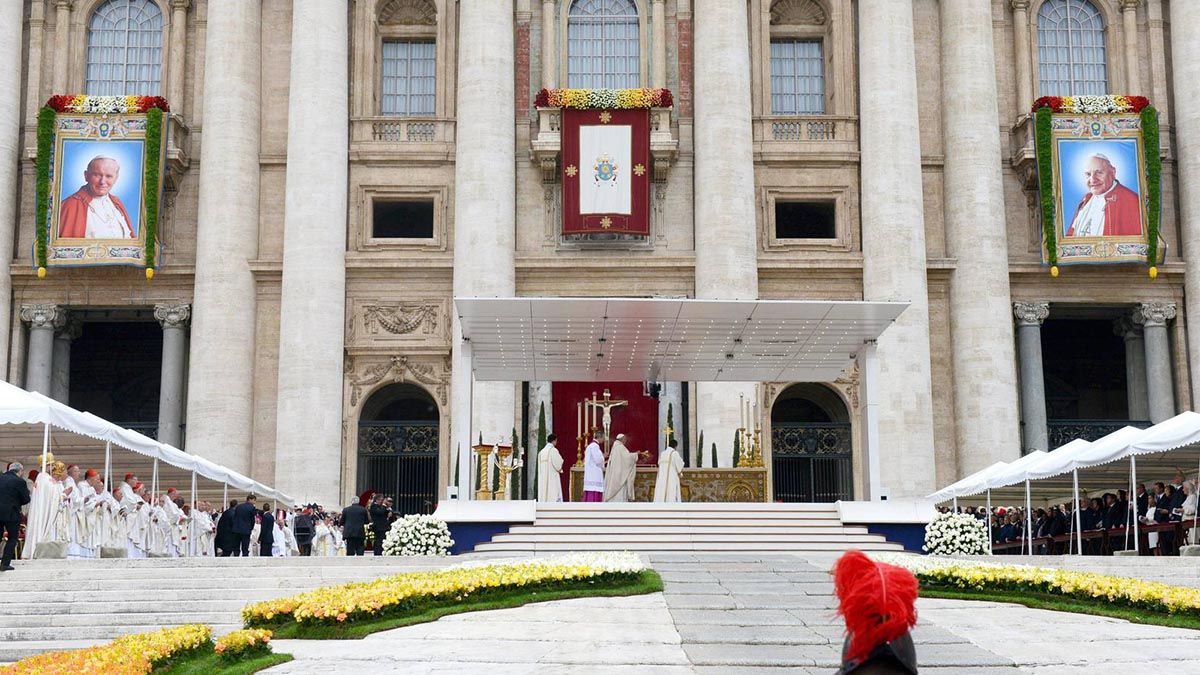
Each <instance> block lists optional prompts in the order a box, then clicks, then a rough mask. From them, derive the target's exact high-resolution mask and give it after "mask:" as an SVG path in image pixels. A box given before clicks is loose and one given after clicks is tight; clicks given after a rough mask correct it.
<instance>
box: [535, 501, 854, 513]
mask: <svg viewBox="0 0 1200 675" xmlns="http://www.w3.org/2000/svg"><path fill="white" fill-rule="evenodd" d="M537 510H538V512H539V513H540V512H542V511H546V512H549V511H585V512H589V511H603V510H607V511H631V512H635V513H647V512H651V511H676V512H680V511H682V512H687V513H702V512H714V513H736V512H739V511H742V512H744V511H763V512H769V513H837V512H838V507H837V504H833V503H800V502H792V503H773V504H762V503H758V502H728V503H723V502H603V503H594V502H557V503H553V504H550V503H545V504H542V503H539V504H538V505H537Z"/></svg>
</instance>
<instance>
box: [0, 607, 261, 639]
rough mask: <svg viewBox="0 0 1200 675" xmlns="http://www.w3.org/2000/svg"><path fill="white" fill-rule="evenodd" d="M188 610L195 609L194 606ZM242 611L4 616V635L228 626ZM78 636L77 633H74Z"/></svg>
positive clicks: (0, 631)
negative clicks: (36, 631)
mask: <svg viewBox="0 0 1200 675" xmlns="http://www.w3.org/2000/svg"><path fill="white" fill-rule="evenodd" d="M187 609H189V610H190V609H191V608H190V607H189V608H187ZM240 614H241V611H240V609H239V610H234V611H224V612H200V611H181V608H180V607H164V608H163V609H162V611H159V612H155V613H128V614H116V613H107V614H69V613H60V612H56V613H53V614H25V615H22V616H0V634H3V633H7V632H8V631H9V630H11V629H16V628H47V627H53V628H72V629H75V628H100V627H114V626H115V627H129V631H126V632H130V631H134V632H136V631H143V630H155V629H156V628H159V627H162V626H178V625H181V624H185V623H203V624H224V623H230V622H231V621H237V620H239V617H240ZM70 632H71V633H72V634H74V630H72V631H70Z"/></svg>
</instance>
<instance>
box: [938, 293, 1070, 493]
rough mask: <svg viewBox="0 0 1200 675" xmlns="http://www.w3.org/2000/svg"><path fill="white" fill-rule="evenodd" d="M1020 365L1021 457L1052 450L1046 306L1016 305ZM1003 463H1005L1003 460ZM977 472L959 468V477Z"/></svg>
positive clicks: (1024, 303)
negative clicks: (1044, 329)
mask: <svg viewBox="0 0 1200 675" xmlns="http://www.w3.org/2000/svg"><path fill="white" fill-rule="evenodd" d="M1013 315H1015V316H1016V317H1017V342H1018V343H1019V345H1020V351H1021V354H1020V361H1021V454H1029V453H1031V452H1036V451H1038V450H1041V451H1042V452H1046V451H1047V450H1049V449H1050V448H1049V446H1050V437H1049V431H1048V430H1047V428H1046V380H1045V376H1044V375H1043V370H1042V322H1043V321H1045V320H1046V317H1047V316H1050V305H1049V303H1045V302H1014V303H1013ZM1000 461H1003V460H1000ZM973 471H975V470H974V469H964V468H962V467H961V465H960V468H959V472H960V473H971V472H973Z"/></svg>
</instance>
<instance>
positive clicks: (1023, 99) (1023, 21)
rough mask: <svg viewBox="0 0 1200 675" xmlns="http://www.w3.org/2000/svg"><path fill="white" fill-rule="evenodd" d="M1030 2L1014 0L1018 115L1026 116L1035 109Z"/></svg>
mask: <svg viewBox="0 0 1200 675" xmlns="http://www.w3.org/2000/svg"><path fill="white" fill-rule="evenodd" d="M1029 2H1030V0H1012V3H1011V4H1012V11H1013V58H1014V62H1015V65H1016V69H1017V73H1016V80H1017V114H1018V115H1025V114H1028V113H1029V110H1030V108H1032V107H1033V71H1032V69H1033V56H1032V54H1031V51H1030V48H1029Z"/></svg>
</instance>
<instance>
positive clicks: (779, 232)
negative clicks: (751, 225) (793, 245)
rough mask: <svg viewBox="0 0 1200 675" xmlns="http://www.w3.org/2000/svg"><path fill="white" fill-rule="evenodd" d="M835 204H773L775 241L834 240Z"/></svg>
mask: <svg viewBox="0 0 1200 675" xmlns="http://www.w3.org/2000/svg"><path fill="white" fill-rule="evenodd" d="M835 206H836V204H835V202H831V201H830V202H823V201H812V202H785V201H776V202H775V238H776V239H836V238H837V216H836V215H835V211H834V209H835Z"/></svg>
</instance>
